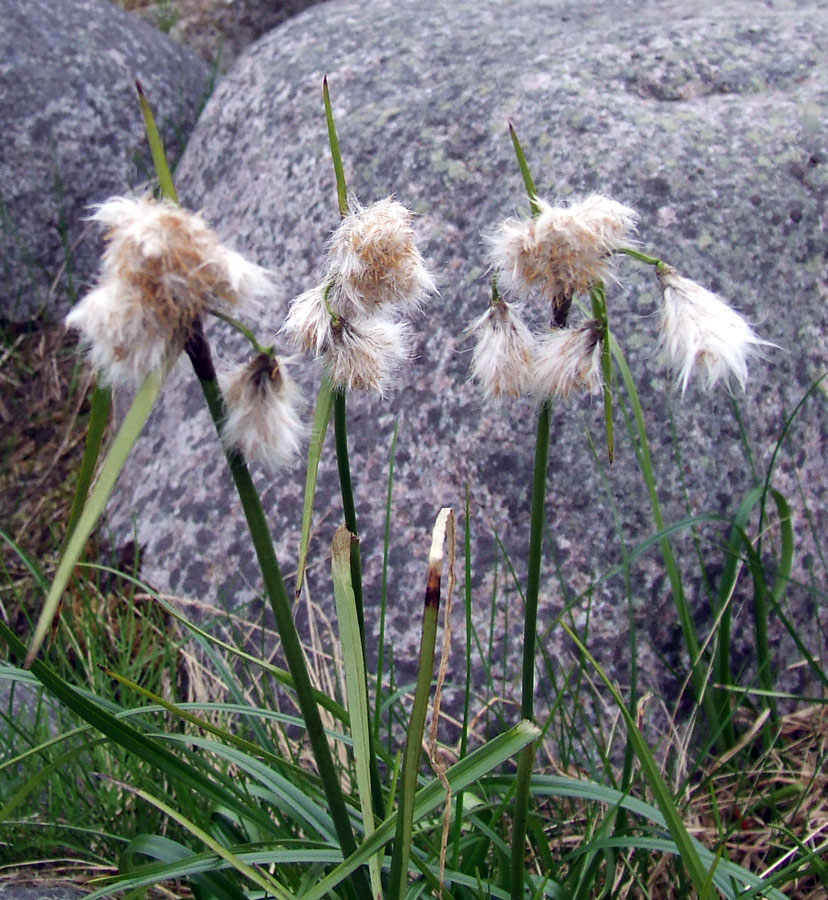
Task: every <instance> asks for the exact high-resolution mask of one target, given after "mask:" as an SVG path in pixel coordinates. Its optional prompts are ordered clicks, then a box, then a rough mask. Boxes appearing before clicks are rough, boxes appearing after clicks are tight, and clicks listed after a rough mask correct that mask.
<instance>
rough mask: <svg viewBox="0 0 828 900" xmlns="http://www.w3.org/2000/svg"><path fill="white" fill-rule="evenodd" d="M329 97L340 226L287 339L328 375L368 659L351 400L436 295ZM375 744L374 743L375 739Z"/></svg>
mask: <svg viewBox="0 0 828 900" xmlns="http://www.w3.org/2000/svg"><path fill="white" fill-rule="evenodd" d="M323 97H324V104H325V115H326V119H327V123H328V137H329V142H330V149H331V157H332V159H333V166H334V172H335V175H336V187H337V201H338V204H339V212H340V216H341V222H340V224H339V227H338V228H337V229H336V231H335V232H334V233H333V235H332V236H331V239H330V241H329V244H328V252H327V260H326V262H327V265H326V270H325V273H324V276H323V278H322V280H321V281H320V282H319V283H318V284H317V285H315V286H314V287H312V288H310V289H309V290H307V291H305V292H304V293H302V294H300V295H299V296H298V297H296V298H295V299H294V300H293V301H292V303H291V305H290V310H289V312H288V315H287V318H286V320H285V322H284V325H283V329H282V330H283V331H284V333H285V334H287V336H288V337H289V338H290V339H291V340H292V341H293V343H294V344H296V345H297V346H298V347H299V348H301V349H303V350H308V351H311V352H313V353H314V354H315V355H316V356H317V357H318V358H319V359H320V360H321V362H322V365H323V369H324V376H323V379H322V385H321V387H320V390H319V396H318V399H317V410H324V409H326V408H327V407H328V405H329V404H330V405H332V407H333V421H334V438H335V446H336V459H337V470H338V473H339V485H340V493H341V496H342V508H343V515H344V520H345V527H346V528H347V529H348V531H349V532H350V533H351V534H352V535H353V538H352V541H351V550H350V554H351V555H350V569H351V585H352V588H353V593H354V601H355V608H356V615H357V622H358V626H359V635H360V642H361V649H362V655H363V659H364V658H365V656H366V639H365V614H364V600H363V590H362V562H361V552H360V543H359V528H358V522H357V514H356V503H355V501H354V490H353V480H352V478H351V467H350V459H349V452H348V430H347V394H348V391H349V390H367V391H374V392H376V393H378V394H380V395H383V394H384V393H385V392H386V391H387V390H388V388H389V387H390V385H391V384H392V383H393V380H394V377H395V375H396V372H397V370H398V369H399V367H400V366H401V364H402V363H403V362H405V361H406V360H407V359H409V358H410V356H411V352H412V341H411V335H410V328H409V325H408V323H407V321H406V320H405V318H404V314H405V313H407V312H409V311H412V310H416V309H417V308H418V307H419V306H420V305H421V304H422V303H423V301H424V300H425V298H426V297H427V295H428V294H429V293H432V292H433V291H434V290H436V286H435V284H434V280H433V278H432V276H431V274H430V273H429V271H428V269H427V268H426V266H425V263H424V261H423V258H422V256H421V255H420V252H419V250H418V249H417V246H416V243H415V241H414V230H413V227H412V218H413V217H412V214H411V212H410V211H409V210H407V209H406V208H405V207H404V206H403V205H402V204H401V203H399V202H398V201H396V200H394V199H393V198H391V197H388V198H386V199H384V200H379V201H377V202H375V203H373V204H371V205H370V206H363V205H362V204H361V203H360V202H359V201H358V200H357V199H356V198H354V197H349V196H348V189H347V185H346V182H345V170H344V166H343V164H342V157H341V154H340V152H339V140H338V137H337V133H336V124H335V122H334V117H333V110H332V107H331V102H330V94H329V91H328V83H327V79H325V81H324V83H323ZM331 395H332V396H331ZM331 401H332V404H331ZM318 424H319V425H320V426H321V428H322V430H323V434H322V435H320V434H316V435H315V437H314V441H315V443H316V445H317V446H320V445H321V439H322V437H323V436H324V429H326V428H327V425H328V420H327V416H326V417H325V420H324V421H322V422H318ZM315 477H316V476H315V467H314V465H313V464H312V463H311V462H310V461H309V467H308V478H307V482H306V489H305V509H306V516H305V520H306V523H307V522H308V518H309V514H308V510H309V509H310V508H311V507H312V498H313V491H314V489H315ZM303 531H304V526H303ZM306 549H307V545H306V538H305V535H304V534H303V547H302V549H301V550H300V566H299V577H298V580H297V581H298V584H299V585H300V586H301V580H302V576H303V567H304V559H305V558H306ZM366 690H367V685H366ZM369 739H370V741H371V742H373V739H374V736H373V734H371V735H370V736H369ZM371 765H372V771H371V776H372V777H371V786H372V794H373V802H374V811H375V813H376V815H377V816H379V817H380V818H382V817H383V815H384V806H385V804H384V801H383V796H382V790H381V787H380V779H379V770H378V768H377V763H376V754H375V753H374V752H373V746H372V749H371Z"/></svg>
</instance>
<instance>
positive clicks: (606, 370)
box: [589, 281, 615, 465]
mask: <svg viewBox="0 0 828 900" xmlns="http://www.w3.org/2000/svg"><path fill="white" fill-rule="evenodd" d="M589 296H590V300H591V301H592V315H593V317H594V318H596V319H598V321H599V322H600V323H601V325H602V327H603V333H604V336H603V338H602V340H601V375H602V376H603V382H604V386H603V394H604V422H605V430H606V436H607V456H608V458H609V463H610V465H612V463H613V460H614V459H615V431H614V426H613V421H612V355H611V353H610V344H609V333H610V330H609V313H608V311H607V292H606V288H605V287H604V282H603V281H599V282H598V283H597V284H596V285H595V286H594V287H593V288H592V290H591V291H590V292H589Z"/></svg>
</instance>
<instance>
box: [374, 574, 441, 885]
mask: <svg viewBox="0 0 828 900" xmlns="http://www.w3.org/2000/svg"><path fill="white" fill-rule="evenodd" d="M439 613H440V576H439V573H437V575H436V577H434V572H433V570H431V569H430V570H429V578H428V586H427V587H426V594H425V602H424V605H423V627H422V634H421V636H420V659H419V668H418V670H417V686H416V688H415V690H414V705H413V707H412V709H411V718H410V719H409V722H408V732H407V734H406V740H405V753H404V755H403V768H402V779H401V788H400V803H399V809H398V811H397V830H396V832H395V835H394V849H393V854H392V857H391V875H390V878H389V883H388V898H387V900H403V898H404V897H405V892H406V882H407V876H408V861H409V859H410V855H411V839H412V835H413V831H414V798H415V794H416V792H417V773H418V772H419V769H420V753H421V752H422V745H423V733H424V731H425V720H426V712H427V711H428V697H429V693H430V689H431V678H432V675H433V672H434V645H435V643H436V641H437V620H438V617H439Z"/></svg>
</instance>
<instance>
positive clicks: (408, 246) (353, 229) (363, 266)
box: [328, 197, 437, 318]
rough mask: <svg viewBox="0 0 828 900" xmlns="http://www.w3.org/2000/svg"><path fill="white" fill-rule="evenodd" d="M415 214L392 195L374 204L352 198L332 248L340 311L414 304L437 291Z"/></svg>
mask: <svg viewBox="0 0 828 900" xmlns="http://www.w3.org/2000/svg"><path fill="white" fill-rule="evenodd" d="M411 219H412V214H411V212H410V211H409V210H408V209H406V208H405V207H404V206H403V205H402V204H401V203H398V202H397V201H396V200H394V199H392V198H391V197H388V198H386V199H385V200H379V201H377V202H376V203H373V204H371V206H361V205H360V204H359V203H358V202H357V201H356V200H351V202H350V208H349V212H348V214H347V215H346V216H345V217H344V218H343V220H342V223H341V224H340V226H339V228H338V229H337V230H336V231H335V232H334V234H333V236H332V238H331V242H330V247H329V249H328V268H329V274H330V277H331V279H332V280H333V282H334V289H333V291H332V292H331V305H332V308H333V309H334V311H335V312H336V313H338V314H340V315H343V316H345V317H346V318H352V317H353V316H354V315H355V314H361V313H365V312H372V311H374V310H376V309H378V308H379V307H383V306H385V307H391V306H393V307H394V308H397V309H403V310H405V309H412V308H416V307H418V306H419V305H420V304H421V303H422V302H423V300H424V299H425V297H426V296H427V295H428V294H430V293H433V292H434V291H436V289H437V288H436V285H435V283H434V279H433V278H432V276H431V274H430V273H429V271H428V269H427V268H426V266H425V263H424V261H423V258H422V256H421V255H420V251H419V250H418V249H417V245H416V244H415V242H414V229H413V228H412V226H411Z"/></svg>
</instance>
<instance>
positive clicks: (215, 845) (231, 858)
mask: <svg viewBox="0 0 828 900" xmlns="http://www.w3.org/2000/svg"><path fill="white" fill-rule="evenodd" d="M109 780H111V781H112V782H113V783H115V784H118V785H120V787H121V788H123V789H124V790H125V791H129V793H131V794H134V795H135V796H136V797H139V798H140V799H141V800H144V801H145V802H146V803H149V804H150V805H151V806H154V807H155V808H156V809H157V810H159V812H162V813H164V814H165V815H166V816H169V818H171V819H172V820H173V821H174V822H176V823H177V824H178V825H180V826H181V827H182V828H184V829H185V830H186V831H188V832H189V833H190V834H191V835H193V837H195V838H197V839H198V840H200V841H201V842H202V843H203V844H205V845H206V846H207V847H209V848H210V849H211V850H212V851H213V853H215V854H216V855H217V856H220V857H221V858H222V859H223V860H225V861H226V862H228V863H229V864H230V865H231V866H232V867H233V868H234V869H235V870H236V871H237V872H238V873H239V874H241V875H243V876H244V877H245V878H247V879H249V880H250V881H252V882H253V884H256V885H258V886H259V887H260V888H263V889H264V890H265V892H267V894H269V895H272V896H273V897H275V898H276V900H293V896H294V895H293V894H291V893H290V891H289V890H287V888H285V887H284V886H283V885H282V884H280V883H279V882H278V881H276V879H275V878H273V877H272V876H271V875H269V874H268V873H267V872H265V871H264V870H262V869H260V868H257V869H254V868H253V867H252V866H251V865H248V864H247V863H245V862H242V860H240V859H239V858H238V857H237V856H236V855H235V853H233V852H232V851H230V850H228V849H227V848H226V847H223V846H222V845H221V844H220V843H219V842H218V841H216V840H215V839H214V838H212V837H211V836H210V835H209V834H208V833H207V832H206V831H204V829H203V828H199V827H198V825H196V824H195V822H192V821H190V820H189V819H188V818H187V817H186V816H183V815H181V813H179V812H178V810H176V809H174V808H173V807H172V806H170V805H169V804H168V803H165V802H164V801H163V800H159V799H158V798H157V797H155V796H153V795H152V794H150V793H148V792H147V791H143V790H141V789H140V788H135V787H132V786H131V785H129V784H125V783H123V782H118V781H116V780H115V779H109Z"/></svg>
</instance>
